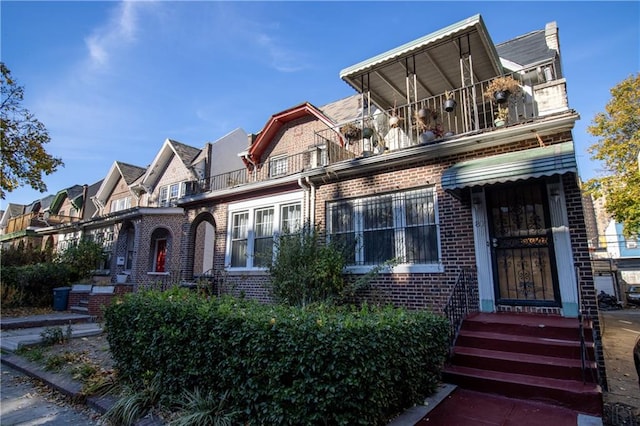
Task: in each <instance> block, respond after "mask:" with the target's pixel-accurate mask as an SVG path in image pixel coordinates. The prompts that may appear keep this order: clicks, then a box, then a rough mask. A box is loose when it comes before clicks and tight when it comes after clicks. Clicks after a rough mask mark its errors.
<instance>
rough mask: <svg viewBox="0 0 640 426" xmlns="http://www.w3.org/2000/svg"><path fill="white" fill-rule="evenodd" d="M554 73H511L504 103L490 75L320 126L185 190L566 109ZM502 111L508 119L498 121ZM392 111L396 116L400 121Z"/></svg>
mask: <svg viewBox="0 0 640 426" xmlns="http://www.w3.org/2000/svg"><path fill="white" fill-rule="evenodd" d="M555 76H556V71H555V68H554V63H553V61H548V62H543V63H540V64H539V65H537V66H536V67H532V68H529V69H526V70H523V71H520V72H518V73H513V74H512V77H513V78H514V79H515V80H517V82H518V86H519V90H518V93H513V94H511V95H510V96H509V98H508V100H507V102H505V103H501V104H499V103H498V102H497V101H496V100H495V99H494V97H493V96H487V95H485V92H486V89H487V87H488V85H489V84H490V83H491V80H487V81H483V82H480V83H477V84H473V85H470V86H467V87H463V88H458V89H455V90H452V91H451V92H448V93H443V94H439V95H437V96H432V97H430V98H426V99H422V100H420V101H418V102H413V103H410V104H406V105H400V106H397V107H396V108H394V109H392V110H388V111H376V112H374V113H373V114H371V115H367V116H363V117H361V118H359V119H358V120H355V121H352V122H350V123H341V124H340V125H338V126H336V127H335V128H327V129H324V130H321V131H318V132H316V134H315V143H314V145H313V146H312V147H309V148H308V149H307V150H305V151H304V152H301V153H297V154H293V155H289V156H273V157H271V158H269V159H268V160H267V161H266V162H264V163H261V164H257V165H255V166H254V165H252V166H250V167H247V168H244V169H239V170H234V171H231V172H227V173H222V174H218V175H214V176H211V177H209V178H205V179H201V180H198V181H192V182H189V183H188V184H187V188H186V193H185V195H186V196H193V195H198V194H202V193H206V192H215V191H221V190H225V189H229V188H234V187H237V186H241V185H247V184H250V183H254V182H262V181H267V180H272V179H278V178H282V177H286V176H290V175H293V174H296V173H300V172H302V171H305V170H309V169H313V168H316V167H321V166H326V165H329V164H334V163H336V162H339V161H344V160H348V159H352V158H358V157H366V156H369V155H375V154H379V153H382V152H385V151H393V150H397V149H402V148H407V147H410V146H415V145H420V144H431V143H438V142H441V141H445V140H447V139H449V138H452V137H456V136H460V135H468V134H474V133H481V132H485V131H493V130H499V129H500V128H501V127H503V126H510V125H514V124H518V123H523V122H527V121H531V120H534V119H536V118H537V117H541V116H544V115H549V114H553V113H555V112H558V111H564V110H567V109H568V107H567V100H566V99H567V98H566V88H565V82H564V79H556V78H555ZM450 100H453V101H454V103H455V106H454V107H453V108H449V105H448V102H447V101H450ZM500 111H502V115H503V116H504V117H503V118H505V122H504V123H497V122H496V121H495V119H496V117H497V115H498V113H499V112H500ZM392 117H398V122H397V123H396V124H394V123H393V121H394V120H395V119H394V118H392ZM427 130H429V131H431V132H432V135H429V134H428V133H429V132H427Z"/></svg>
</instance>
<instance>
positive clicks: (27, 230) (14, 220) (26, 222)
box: [0, 195, 74, 248]
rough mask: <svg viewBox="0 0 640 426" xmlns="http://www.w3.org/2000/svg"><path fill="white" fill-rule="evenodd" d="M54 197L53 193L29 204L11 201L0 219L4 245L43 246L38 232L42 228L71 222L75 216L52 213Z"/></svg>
mask: <svg viewBox="0 0 640 426" xmlns="http://www.w3.org/2000/svg"><path fill="white" fill-rule="evenodd" d="M54 198H55V196H53V195H47V196H45V197H43V198H41V199H39V200H35V201H34V202H32V203H31V204H28V205H22V204H14V203H9V204H8V205H7V208H6V209H5V211H4V213H3V214H2V218H1V219H0V226H1V229H2V232H1V233H0V244H1V245H2V247H9V246H16V247H17V246H20V245H22V246H23V247H30V248H43V247H42V236H41V235H40V234H39V233H38V231H39V230H40V229H43V228H47V227H49V226H51V224H58V223H70V222H71V221H72V220H73V219H74V218H73V217H71V216H65V215H61V214H57V213H55V214H52V213H51V212H50V211H49V206H50V204H51V202H52V201H53V200H54Z"/></svg>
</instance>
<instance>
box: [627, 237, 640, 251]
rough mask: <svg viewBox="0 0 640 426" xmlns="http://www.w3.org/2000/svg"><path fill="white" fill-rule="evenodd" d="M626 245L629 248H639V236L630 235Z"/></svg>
mask: <svg viewBox="0 0 640 426" xmlns="http://www.w3.org/2000/svg"><path fill="white" fill-rule="evenodd" d="M625 245H626V247H627V248H628V249H635V248H638V237H637V236H635V235H632V236H631V237H629V238H628V239H627V240H626V244H625Z"/></svg>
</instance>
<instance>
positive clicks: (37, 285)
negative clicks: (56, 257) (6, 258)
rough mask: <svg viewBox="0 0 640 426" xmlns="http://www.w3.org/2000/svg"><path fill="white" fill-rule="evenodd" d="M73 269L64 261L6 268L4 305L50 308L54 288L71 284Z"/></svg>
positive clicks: (3, 274)
mask: <svg viewBox="0 0 640 426" xmlns="http://www.w3.org/2000/svg"><path fill="white" fill-rule="evenodd" d="M71 277H72V272H71V270H70V268H69V267H68V265H66V264H64V263H38V264H35V265H25V266H7V267H4V268H2V276H1V278H0V281H1V283H2V306H3V307H6V308H13V307H47V306H49V307H50V306H52V304H53V289H54V288H56V287H61V286H66V285H69V283H70V282H71Z"/></svg>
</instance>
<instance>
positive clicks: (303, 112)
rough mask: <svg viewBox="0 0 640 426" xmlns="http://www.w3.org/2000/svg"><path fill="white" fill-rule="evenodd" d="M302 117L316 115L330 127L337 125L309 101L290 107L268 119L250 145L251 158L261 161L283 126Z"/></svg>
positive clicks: (257, 161) (256, 161)
mask: <svg viewBox="0 0 640 426" xmlns="http://www.w3.org/2000/svg"><path fill="white" fill-rule="evenodd" d="M302 117H315V118H317V119H318V120H320V121H322V122H323V123H325V124H326V125H327V126H328V127H333V126H334V125H335V123H334V122H332V120H331V119H330V118H328V117H327V116H325V115H324V114H323V113H322V111H320V110H319V109H318V108H316V107H315V106H313V105H311V104H310V103H308V102H305V103H303V104H300V105H298V106H295V107H293V108H289V109H287V110H284V111H282V112H280V113H278V114H274V115H272V116H271V118H270V119H269V121H267V124H265V126H264V128H263V129H262V131H261V132H260V134H259V135H258V136H257V137H256V139H255V140H254V141H253V144H252V145H251V147H249V151H248V152H247V153H246V154H247V155H248V157H249V159H250V160H251V161H252V162H254V163H259V162H260V160H261V158H262V154H264V152H265V150H266V149H267V148H268V147H269V145H270V144H271V141H272V139H273V138H274V137H275V135H276V134H277V133H278V131H279V130H280V129H281V128H282V126H283V125H285V124H287V123H289V122H291V121H293V120H297V119H299V118H302ZM243 160H244V158H243Z"/></svg>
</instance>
